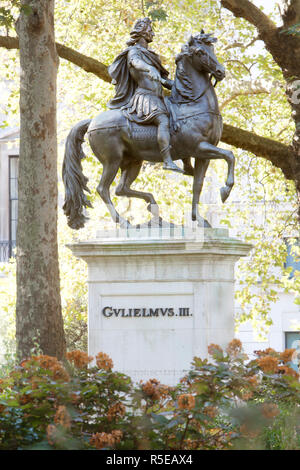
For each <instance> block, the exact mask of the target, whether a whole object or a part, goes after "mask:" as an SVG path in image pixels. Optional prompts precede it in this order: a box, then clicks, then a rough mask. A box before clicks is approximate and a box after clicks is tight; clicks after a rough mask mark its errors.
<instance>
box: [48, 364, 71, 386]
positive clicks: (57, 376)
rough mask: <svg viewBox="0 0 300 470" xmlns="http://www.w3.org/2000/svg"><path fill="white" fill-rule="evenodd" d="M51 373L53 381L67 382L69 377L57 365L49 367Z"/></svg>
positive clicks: (64, 370)
mask: <svg viewBox="0 0 300 470" xmlns="http://www.w3.org/2000/svg"><path fill="white" fill-rule="evenodd" d="M50 370H51V371H52V372H53V378H54V380H58V381H60V380H61V381H62V382H69V380H70V376H69V374H68V372H67V371H66V369H65V368H64V367H63V366H62V365H61V364H60V363H58V364H57V365H55V366H54V367H51V369H50Z"/></svg>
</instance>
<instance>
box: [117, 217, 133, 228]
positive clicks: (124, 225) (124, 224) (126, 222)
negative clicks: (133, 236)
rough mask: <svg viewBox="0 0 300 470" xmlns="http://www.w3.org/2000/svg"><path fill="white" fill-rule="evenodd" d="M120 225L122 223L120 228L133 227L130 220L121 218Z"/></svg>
mask: <svg viewBox="0 0 300 470" xmlns="http://www.w3.org/2000/svg"><path fill="white" fill-rule="evenodd" d="M119 225H120V228H126V229H128V228H132V225H131V223H130V222H128V220H125V219H124V220H119Z"/></svg>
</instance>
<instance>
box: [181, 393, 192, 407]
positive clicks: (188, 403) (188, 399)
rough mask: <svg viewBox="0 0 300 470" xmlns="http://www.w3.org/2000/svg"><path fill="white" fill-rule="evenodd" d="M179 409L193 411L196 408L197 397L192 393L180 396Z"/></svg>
mask: <svg viewBox="0 0 300 470" xmlns="http://www.w3.org/2000/svg"><path fill="white" fill-rule="evenodd" d="M178 408H180V409H181V410H192V409H193V408H195V397H194V395H191V394H190V393H186V394H183V395H180V396H179V397H178Z"/></svg>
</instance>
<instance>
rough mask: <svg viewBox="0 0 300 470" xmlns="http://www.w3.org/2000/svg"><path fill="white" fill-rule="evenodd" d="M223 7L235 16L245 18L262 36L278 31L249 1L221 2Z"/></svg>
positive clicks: (227, 0)
mask: <svg viewBox="0 0 300 470" xmlns="http://www.w3.org/2000/svg"><path fill="white" fill-rule="evenodd" d="M221 5H222V6H223V7H224V8H227V10H230V11H231V12H232V13H233V14H234V16H236V17H239V18H244V19H245V20H247V21H249V23H251V24H253V26H255V27H256V28H257V29H258V32H259V33H260V35H262V36H265V34H266V33H267V34H270V32H275V31H276V30H277V27H276V25H275V24H274V23H273V21H271V20H270V18H269V17H268V16H267V15H266V14H265V13H264V12H263V11H261V10H260V9H259V8H257V6H255V5H254V4H253V3H252V2H250V1H249V0H221Z"/></svg>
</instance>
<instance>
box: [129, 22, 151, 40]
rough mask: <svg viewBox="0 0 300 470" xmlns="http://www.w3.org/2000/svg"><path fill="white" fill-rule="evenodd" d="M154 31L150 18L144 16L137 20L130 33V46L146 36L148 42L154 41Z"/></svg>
mask: <svg viewBox="0 0 300 470" xmlns="http://www.w3.org/2000/svg"><path fill="white" fill-rule="evenodd" d="M153 36H154V32H153V30H152V25H151V20H150V18H142V19H140V20H137V22H136V23H135V25H134V28H133V30H132V31H131V33H130V39H129V41H127V45H128V46H133V45H134V44H135V43H137V42H138V41H139V40H140V39H141V38H144V39H145V40H146V41H147V42H148V43H149V42H152V40H153Z"/></svg>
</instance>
